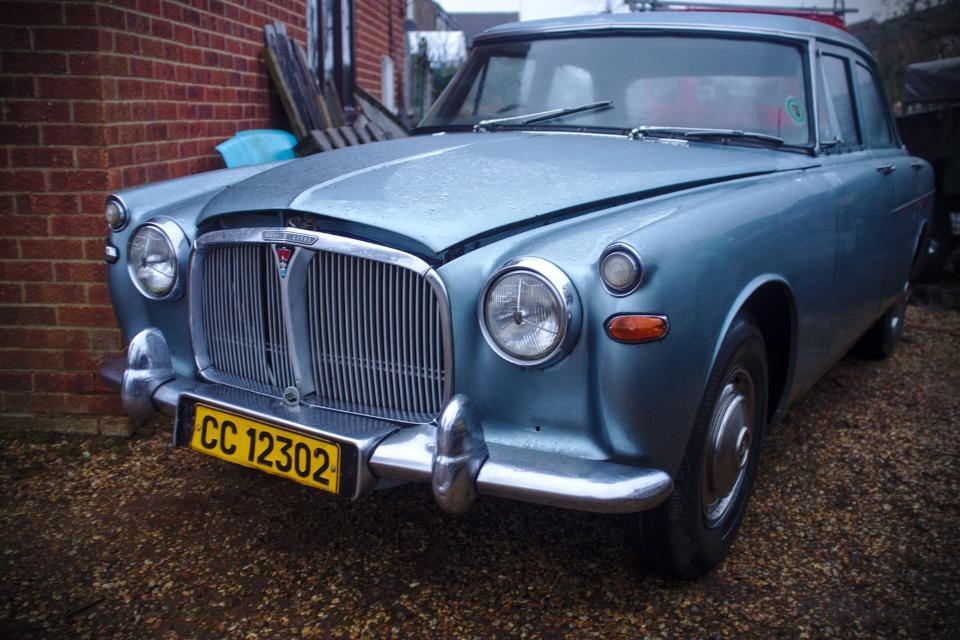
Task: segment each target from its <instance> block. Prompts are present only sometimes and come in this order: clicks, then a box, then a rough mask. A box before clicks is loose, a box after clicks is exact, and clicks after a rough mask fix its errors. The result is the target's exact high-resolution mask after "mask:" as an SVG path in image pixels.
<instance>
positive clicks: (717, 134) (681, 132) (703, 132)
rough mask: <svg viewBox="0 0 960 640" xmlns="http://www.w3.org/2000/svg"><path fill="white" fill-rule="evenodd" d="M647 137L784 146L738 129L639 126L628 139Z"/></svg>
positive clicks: (771, 138) (774, 139) (766, 136)
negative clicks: (733, 140) (732, 140)
mask: <svg viewBox="0 0 960 640" xmlns="http://www.w3.org/2000/svg"><path fill="white" fill-rule="evenodd" d="M647 136H651V137H655V136H669V137H677V138H694V139H696V138H749V139H751V140H760V141H762V142H769V143H770V144H775V145H777V146H781V145H783V144H786V140H784V139H783V138H779V137H777V136H772V135H770V134H768V133H760V132H758V131H741V130H739V129H697V128H694V127H660V126H640V127H635V128H634V129H633V130H632V131H630V137H631V138H633V139H634V140H639V139H640V138H645V137H647Z"/></svg>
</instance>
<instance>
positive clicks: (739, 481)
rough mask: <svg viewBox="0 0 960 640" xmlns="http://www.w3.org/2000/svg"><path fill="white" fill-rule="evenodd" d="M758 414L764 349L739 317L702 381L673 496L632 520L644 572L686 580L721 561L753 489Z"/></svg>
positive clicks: (762, 404) (761, 423)
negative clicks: (645, 567)
mask: <svg viewBox="0 0 960 640" xmlns="http://www.w3.org/2000/svg"><path fill="white" fill-rule="evenodd" d="M766 408H767V351H766V347H765V344H764V341H763V336H762V334H761V333H760V331H759V329H757V327H756V325H755V323H754V321H753V319H752V317H750V316H749V315H748V314H746V313H741V314H740V315H739V316H737V318H736V319H735V320H734V322H733V325H732V326H731V328H730V330H729V331H728V332H727V335H726V337H725V338H724V341H723V345H722V346H721V348H720V353H719V355H718V358H717V362H716V364H715V365H714V368H713V370H712V372H711V374H710V378H709V381H708V384H707V388H706V392H705V393H704V397H703V401H702V403H701V405H700V410H699V413H698V415H697V419H696V422H695V423H694V428H693V432H692V434H691V436H690V440H689V443H688V445H687V450H686V453H685V454H684V458H683V461H682V462H681V464H680V468H679V470H678V471H677V475H676V477H675V478H674V490H673V493H672V494H671V495H670V497H669V498H667V500H666V501H665V502H664V503H663V504H661V505H660V506H658V507H657V508H655V509H653V510H651V511H648V512H646V513H642V514H640V532H641V535H640V544H641V546H642V548H641V554H642V557H643V558H644V561H645V563H646V564H647V565H648V566H650V567H652V568H654V569H656V570H659V571H662V572H664V573H667V574H669V575H672V576H674V577H676V578H680V579H683V580H691V579H694V578H698V577H700V576H702V575H703V574H705V573H707V572H708V571H710V569H712V568H713V567H715V566H716V565H717V564H719V563H720V562H721V561H722V560H723V558H724V557H725V556H726V554H727V551H728V550H729V548H730V545H731V544H732V542H733V539H734V537H735V536H736V533H737V529H738V528H739V527H740V522H741V521H742V520H743V514H744V512H745V510H746V506H747V501H748V499H749V497H750V491H751V489H752V487H753V481H754V477H755V475H756V470H757V459H758V457H759V453H760V442H761V439H762V437H763V431H764V427H765V426H766Z"/></svg>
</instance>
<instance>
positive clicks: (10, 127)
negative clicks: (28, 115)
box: [0, 124, 40, 144]
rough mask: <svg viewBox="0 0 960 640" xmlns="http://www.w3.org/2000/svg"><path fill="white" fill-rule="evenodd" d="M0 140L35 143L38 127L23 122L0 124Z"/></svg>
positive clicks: (38, 136) (37, 138)
mask: <svg viewBox="0 0 960 640" xmlns="http://www.w3.org/2000/svg"><path fill="white" fill-rule="evenodd" d="M0 140H3V141H4V142H5V143H6V144H37V143H38V142H40V127H38V126H36V125H23V124H0Z"/></svg>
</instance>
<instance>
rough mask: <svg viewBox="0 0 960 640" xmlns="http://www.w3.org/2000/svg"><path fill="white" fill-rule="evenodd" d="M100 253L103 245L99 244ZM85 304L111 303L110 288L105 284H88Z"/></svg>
mask: <svg viewBox="0 0 960 640" xmlns="http://www.w3.org/2000/svg"><path fill="white" fill-rule="evenodd" d="M100 247H101V252H102V247H103V243H102V242H101V243H100ZM87 302H88V303H90V304H98V305H108V304H110V303H111V299H110V287H108V286H107V285H106V284H88V285H87Z"/></svg>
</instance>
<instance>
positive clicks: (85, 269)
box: [0, 262, 107, 282]
mask: <svg viewBox="0 0 960 640" xmlns="http://www.w3.org/2000/svg"><path fill="white" fill-rule="evenodd" d="M0 265H2V263H0ZM54 274H55V275H56V281H57V282H103V281H104V280H106V278H107V265H106V264H105V263H103V262H60V263H57V264H55V265H54Z"/></svg>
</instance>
